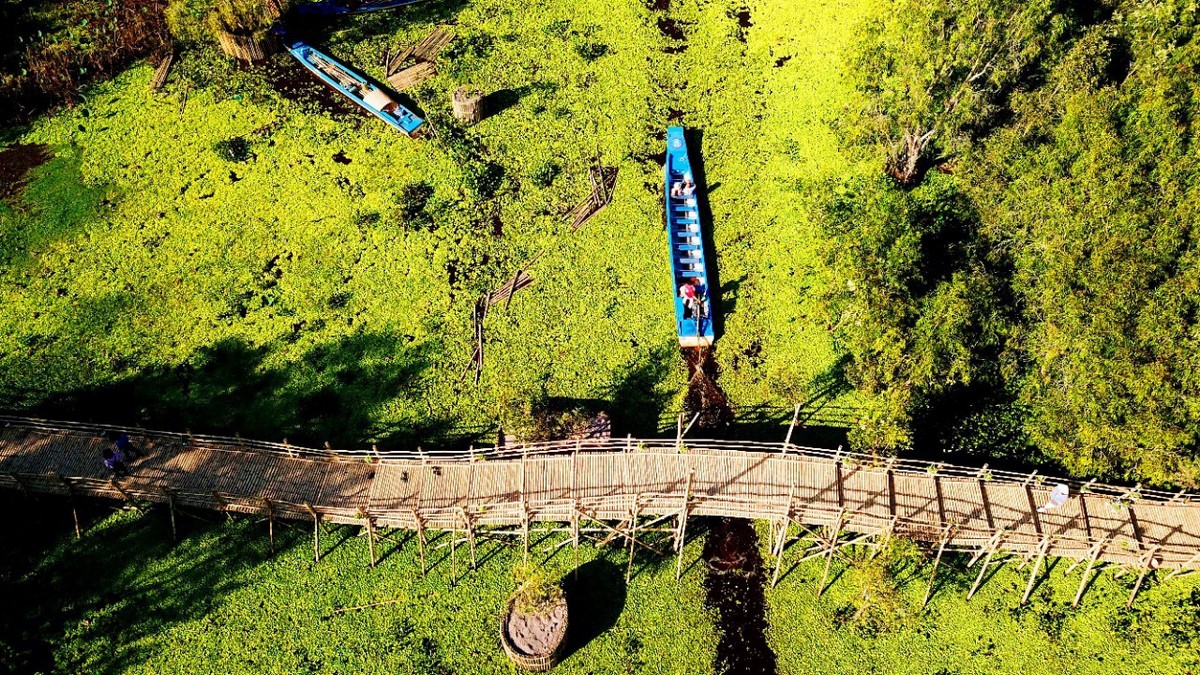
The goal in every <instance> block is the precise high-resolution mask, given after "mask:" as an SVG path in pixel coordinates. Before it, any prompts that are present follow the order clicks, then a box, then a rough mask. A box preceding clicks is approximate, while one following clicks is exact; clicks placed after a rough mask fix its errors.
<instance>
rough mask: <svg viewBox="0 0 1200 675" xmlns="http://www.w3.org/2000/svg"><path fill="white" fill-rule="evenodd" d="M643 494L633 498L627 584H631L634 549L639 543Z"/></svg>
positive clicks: (626, 566) (626, 573) (626, 565)
mask: <svg viewBox="0 0 1200 675" xmlns="http://www.w3.org/2000/svg"><path fill="white" fill-rule="evenodd" d="M641 501H642V496H641V495H640V494H639V495H635V496H634V498H633V512H632V514H631V515H632V516H633V519H632V520H631V521H630V523H629V562H627V563H626V564H625V584H626V585H629V579H630V578H632V576H633V549H634V546H635V545H636V544H637V526H638V508H639V507H640V506H641Z"/></svg>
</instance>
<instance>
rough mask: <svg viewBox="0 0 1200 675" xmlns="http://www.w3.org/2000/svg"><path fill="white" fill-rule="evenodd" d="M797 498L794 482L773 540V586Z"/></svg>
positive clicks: (785, 445) (781, 562)
mask: <svg viewBox="0 0 1200 675" xmlns="http://www.w3.org/2000/svg"><path fill="white" fill-rule="evenodd" d="M796 410H797V411H799V410H800V406H796ZM783 447H784V451H786V450H787V443H784V446H783ZM795 498H796V485H795V483H794V482H793V483H792V486H791V487H790V488H788V505H787V511H786V512H785V513H784V514H783V523H782V525H781V527H780V528H779V534H777V535H776V541H774V542H772V543H773V544H774V545H775V548H774V551H775V571H774V572H772V573H771V588H775V584H777V583H779V571H780V570H781V569H782V568H783V549H785V548H787V540H788V532H790V531H791V529H792V506H793V500H794V499H795Z"/></svg>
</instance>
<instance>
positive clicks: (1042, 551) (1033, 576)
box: [1021, 536, 1050, 605]
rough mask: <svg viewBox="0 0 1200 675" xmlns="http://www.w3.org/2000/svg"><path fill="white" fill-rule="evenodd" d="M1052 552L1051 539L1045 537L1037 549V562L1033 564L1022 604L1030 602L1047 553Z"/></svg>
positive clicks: (1022, 597)
mask: <svg viewBox="0 0 1200 675" xmlns="http://www.w3.org/2000/svg"><path fill="white" fill-rule="evenodd" d="M1048 550H1050V537H1047V536H1043V537H1042V543H1041V545H1039V546H1038V549H1037V561H1036V562H1034V563H1033V570H1032V571H1031V572H1030V573H1029V583H1027V584H1025V595H1023V596H1021V604H1022V605H1024V604H1025V603H1027V602H1029V596H1030V595H1031V594H1032V593H1033V586H1034V584H1035V583H1036V582H1037V578H1038V573H1039V572H1041V570H1042V561H1043V560H1045V558H1046V552H1047V551H1048Z"/></svg>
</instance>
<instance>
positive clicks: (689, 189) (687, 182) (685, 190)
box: [679, 173, 696, 197]
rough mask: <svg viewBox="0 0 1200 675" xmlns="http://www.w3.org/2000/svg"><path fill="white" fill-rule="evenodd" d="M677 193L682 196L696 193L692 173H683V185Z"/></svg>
mask: <svg viewBox="0 0 1200 675" xmlns="http://www.w3.org/2000/svg"><path fill="white" fill-rule="evenodd" d="M679 194H680V196H682V197H691V196H692V195H694V194H696V184H695V183H694V182H692V174H690V173H685V174H683V186H682V187H681V189H680V190H679Z"/></svg>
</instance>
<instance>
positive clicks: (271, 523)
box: [263, 499, 275, 555]
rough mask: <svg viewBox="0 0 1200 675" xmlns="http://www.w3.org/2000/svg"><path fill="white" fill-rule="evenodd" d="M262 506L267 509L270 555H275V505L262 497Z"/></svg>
mask: <svg viewBox="0 0 1200 675" xmlns="http://www.w3.org/2000/svg"><path fill="white" fill-rule="evenodd" d="M263 506H264V507H265V508H266V509H267V536H268V537H270V541H271V555H275V507H274V506H272V505H271V502H270V500H268V499H263Z"/></svg>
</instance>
